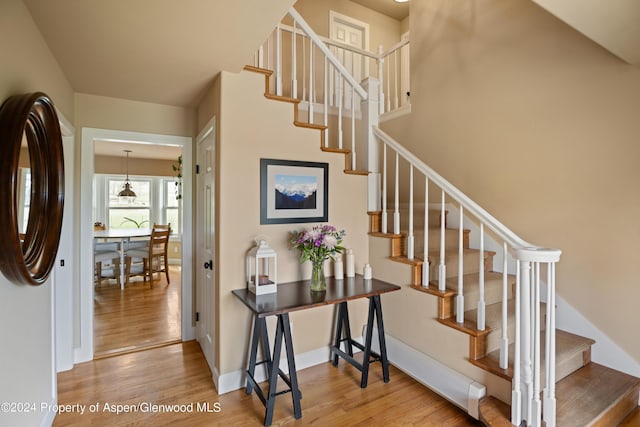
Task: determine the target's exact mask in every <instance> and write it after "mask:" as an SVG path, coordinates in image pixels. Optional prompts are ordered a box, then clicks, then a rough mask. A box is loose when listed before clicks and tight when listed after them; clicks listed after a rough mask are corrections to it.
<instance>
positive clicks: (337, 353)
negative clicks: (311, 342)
mask: <svg viewBox="0 0 640 427" xmlns="http://www.w3.org/2000/svg"><path fill="white" fill-rule="evenodd" d="M374 317H375V318H376V321H377V328H378V343H379V345H380V354H378V353H375V352H373V351H371V340H372V337H373V321H374ZM343 332H344V335H343ZM341 342H345V343H346V350H347V351H346V352H345V351H342V350H341V349H340V343H341ZM352 346H356V347H358V348H359V349H360V350H362V351H363V360H362V363H360V362H358V361H357V360H355V359H354V358H353V349H352ZM331 351H332V352H333V365H334V366H337V365H338V357H341V358H343V359H344V360H346V361H347V362H349V363H350V364H351V365H353V366H354V367H355V368H357V369H358V370H359V371H360V372H362V378H361V381H360V387H362V388H365V387H366V386H367V382H368V379H369V365H370V364H371V362H376V361H380V362H381V363H382V378H383V380H384V382H385V383H388V382H389V360H388V358H387V344H386V340H385V338H384V322H383V320H382V304H381V302H380V295H375V296H372V297H369V317H368V319H367V327H366V331H365V342H364V345H362V344H360V343H359V342H357V341H354V340H353V339H352V338H351V328H350V327H349V311H348V308H347V302H346V301H343V302H341V303H340V304H339V305H338V319H337V322H336V338H335V342H334V345H333V347H332V348H331Z"/></svg>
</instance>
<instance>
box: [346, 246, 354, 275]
mask: <svg viewBox="0 0 640 427" xmlns="http://www.w3.org/2000/svg"><path fill="white" fill-rule="evenodd" d="M355 276H356V267H355V257H354V255H353V249H351V248H349V249H347V277H355Z"/></svg>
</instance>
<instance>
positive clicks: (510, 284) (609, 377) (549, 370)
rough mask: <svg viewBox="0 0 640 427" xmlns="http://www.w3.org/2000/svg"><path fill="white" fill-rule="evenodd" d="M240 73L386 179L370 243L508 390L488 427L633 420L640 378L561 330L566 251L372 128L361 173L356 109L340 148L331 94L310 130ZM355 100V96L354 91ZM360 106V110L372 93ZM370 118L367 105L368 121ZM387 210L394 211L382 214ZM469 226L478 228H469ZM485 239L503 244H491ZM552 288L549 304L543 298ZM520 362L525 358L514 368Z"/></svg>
mask: <svg viewBox="0 0 640 427" xmlns="http://www.w3.org/2000/svg"><path fill="white" fill-rule="evenodd" d="M295 18H296V19H301V18H300V17H299V16H295ZM299 25H300V26H301V27H302V28H305V27H304V24H299ZM294 28H295V27H294ZM305 31H306V32H309V31H311V30H310V29H308V28H306V29H305ZM308 35H309V34H308ZM294 60H295V59H294ZM310 68H311V65H310ZM245 70H247V71H251V72H255V73H260V74H262V75H264V76H265V96H266V97H267V98H269V99H272V100H275V101H281V102H287V103H291V104H292V105H293V124H294V125H296V126H299V127H305V128H309V129H315V130H317V131H319V136H320V138H319V143H320V144H319V145H320V149H321V150H322V151H324V152H328V153H337V154H343V155H344V156H345V168H344V172H345V173H347V174H357V175H369V177H370V179H371V178H372V177H375V176H378V177H380V176H381V179H380V181H381V182H382V194H379V195H378V196H377V198H378V200H381V201H382V209H371V204H370V209H369V210H370V212H369V235H370V236H371V239H384V240H388V241H389V245H388V247H389V253H388V259H389V260H391V261H392V262H396V263H399V264H400V265H401V266H403V267H401V268H405V269H406V270H407V275H406V276H404V277H409V282H410V283H398V284H401V285H405V289H403V292H418V293H421V294H427V295H428V296H429V297H428V299H430V300H431V301H430V302H429V303H430V304H434V305H435V306H436V307H437V316H436V317H437V318H436V321H437V322H438V323H440V324H442V325H444V326H446V327H448V328H450V330H451V332H450V334H463V335H465V336H468V342H469V348H468V354H467V356H466V358H467V360H468V362H469V363H471V364H472V365H473V366H475V367H477V368H480V369H482V370H483V371H486V372H488V373H489V374H491V375H493V376H496V377H498V378H501V379H503V380H506V381H508V382H511V383H513V386H512V390H513V392H512V398H511V402H517V403H518V405H516V406H513V407H510V406H509V405H507V404H505V403H503V402H502V401H501V400H499V399H498V398H496V397H494V396H487V397H485V398H484V399H483V400H482V401H481V403H480V408H479V418H480V420H481V421H482V422H483V423H484V424H485V425H489V426H502V425H505V426H510V425H512V420H525V421H523V423H525V424H527V425H542V421H544V424H545V425H548V426H551V425H558V426H585V425H593V426H613V425H618V424H619V423H621V422H622V420H623V419H624V418H625V417H627V415H629V414H630V413H631V412H632V411H635V413H636V414H637V412H638V409H637V408H638V403H639V398H640V379H638V378H635V377H632V376H630V375H626V374H624V373H621V372H618V371H615V370H612V369H609V368H607V367H604V366H601V365H598V364H596V363H593V362H591V346H592V345H593V344H594V343H595V341H593V340H592V339H589V338H585V337H580V336H577V335H574V334H571V333H569V332H566V331H562V330H558V329H556V328H555V307H554V305H555V304H554V296H555V263H556V262H557V261H558V260H559V256H560V252H559V251H555V250H547V249H544V248H540V247H535V246H532V245H531V244H529V243H527V242H524V241H523V240H521V239H520V238H518V237H517V236H515V234H513V233H512V232H510V231H509V230H508V229H507V228H506V227H504V226H503V225H502V224H500V223H499V222H498V221H497V220H495V219H494V218H493V217H492V216H490V215H489V214H488V213H486V212H485V211H484V210H482V209H481V208H480V207H478V206H477V205H476V204H475V203H474V202H472V201H470V200H469V199H468V198H467V197H466V196H465V195H463V194H462V193H460V192H459V190H457V189H455V188H453V187H451V186H450V184H448V183H447V182H446V181H444V179H443V178H441V177H440V176H439V175H437V174H436V173H435V172H433V171H431V170H430V169H429V168H428V167H427V166H426V165H424V164H423V163H422V162H420V161H419V160H417V159H415V158H414V157H413V156H412V154H410V153H408V152H406V150H404V148H402V147H401V146H399V144H397V143H396V142H395V141H393V140H392V139H391V138H390V137H389V136H388V135H386V134H384V132H382V131H380V130H379V129H377V127H376V124H377V122H375V123H374V124H372V125H371V129H373V134H374V135H375V137H377V139H378V140H380V141H382V144H381V145H382V148H383V150H384V151H383V157H382V159H377V160H378V161H374V166H373V167H371V166H369V167H367V166H362V163H363V162H361V161H360V162H356V160H355V157H356V155H358V156H359V158H362V157H363V156H362V154H363V151H365V150H363V149H362V148H356V145H355V131H353V129H354V128H355V125H356V120H355V112H353V111H352V112H351V115H352V119H351V129H352V141H351V142H352V145H351V148H345V147H344V145H343V144H342V141H341V140H340V141H339V142H336V141H333V140H332V139H333V138H334V137H336V135H338V136H341V135H342V128H341V126H342V116H341V114H342V110H341V109H340V113H339V114H340V117H339V118H338V120H337V122H338V126H339V127H340V129H339V130H338V131H336V130H335V129H332V128H331V126H330V125H331V124H332V123H334V122H335V121H333V122H332V121H330V120H328V119H327V114H326V112H327V110H328V106H327V105H328V104H327V102H328V101H327V97H326V96H325V97H324V100H323V102H324V103H325V106H324V112H325V114H324V115H325V119H324V122H323V124H317V123H315V116H314V114H313V112H312V111H311V107H308V108H309V112H308V114H307V117H306V120H303V118H302V117H301V113H300V103H301V100H300V99H298V97H297V96H296V93H289V95H290V96H287V95H283V94H282V92H281V91H278V90H277V89H274V87H273V84H272V82H273V81H278V80H281V79H282V77H281V76H278V77H277V78H275V79H274V78H272V74H273V72H272V71H271V70H267V69H264V68H261V67H257V66H247V67H245ZM352 93H353V94H354V95H355V89H353V90H352ZM372 93H373V94H375V93H376V91H375V90H374V91H373V92H371V91H369V92H368V95H369V98H371V94H372ZM325 94H326V92H325ZM352 99H355V97H354V98H352ZM362 99H363V105H364V101H366V100H367V98H366V97H364V96H363V97H362ZM341 102H342V101H340V103H339V105H340V107H341V108H342V103H341ZM310 104H312V102H311V101H309V105H310ZM366 111H367V110H366V107H365V108H364V111H363V117H364V115H365V113H366ZM363 120H364V118H363ZM359 124H361V123H359ZM369 150H371V148H369ZM388 151H390V152H391V155H395V167H393V164H392V165H391V166H390V167H389V169H393V172H392V173H389V174H388V173H387V169H388V168H387V163H388V160H387V152H388ZM399 157H402V158H403V159H404V160H407V161H408V162H409V164H410V165H411V167H410V171H409V175H410V177H409V182H408V183H406V182H403V186H405V185H406V186H407V187H408V188H409V191H408V193H409V197H410V202H409V206H408V208H406V209H401V208H400V204H399V196H398V195H399V193H400V191H399V178H398V177H399V172H398V169H399V162H398V159H399ZM374 160H376V158H375V157H374ZM390 163H392V162H390ZM369 164H371V161H370V163H369ZM357 166H359V167H357ZM379 169H382V171H381V172H380V171H379ZM414 169H415V170H418V171H420V172H422V173H424V176H425V194H424V199H422V200H424V201H425V203H428V202H432V198H433V197H431V198H430V197H429V195H428V188H429V187H430V186H437V187H438V190H440V189H442V198H441V203H440V204H439V205H438V208H437V209H431V208H430V207H429V208H424V206H423V207H422V209H421V208H420V207H416V206H414V202H413V197H414V179H413V176H414ZM394 174H395V190H394V191H389V193H387V186H391V187H393V185H394ZM374 181H375V180H374ZM370 191H371V185H370ZM445 193H446V198H447V200H446V202H445ZM393 197H395V200H392V198H393ZM391 201H393V203H391ZM388 203H389V204H393V207H394V209H395V211H393V212H392V210H391V209H387V204H388ZM451 204H453V205H454V208H455V209H457V210H458V220H457V224H453V225H452V223H455V222H456V221H453V220H452V219H451V218H449V216H450V213H449V212H450V211H449V209H446V206H448V205H451ZM401 210H402V212H401ZM390 216H392V219H390V218H389V217H390ZM390 222H393V224H392V225H390V224H388V223H390ZM466 224H473V225H474V230H473V231H472V230H471V227H465V225H466ZM425 225H426V227H425ZM478 227H479V232H478V230H477V228H478ZM485 229H487V231H486V232H485ZM391 230H393V231H391ZM477 234H479V237H478V236H477ZM485 239H486V240H488V241H492V242H493V247H498V248H500V249H499V250H493V249H491V245H489V244H485ZM474 241H475V242H476V243H475V244H473V243H472V242H474ZM478 241H479V243H478ZM501 246H502V247H501ZM425 248H426V249H425ZM495 266H498V267H499V268H495ZM373 267H374V271H376V266H375V265H374V266H373ZM543 268H546V269H547V270H546V271H547V275H546V277H545V276H544V275H543V274H542V273H541V271H542V269H543ZM496 270H497V271H496ZM545 287H546V291H547V294H548V296H547V298H546V299H545V298H541V295H540V293H541V289H542V290H543V291H544V290H545ZM545 300H546V301H548V302H549V304H545V303H544V302H543V301H545ZM523 323H524V324H525V325H524V326H523ZM554 330H555V333H549V331H554ZM425 333H428V332H425ZM522 353H524V355H523V354H522ZM514 360H516V361H520V362H518V363H515V364H514ZM547 382H548V383H549V384H546V383H547ZM503 398H504V397H503ZM635 419H636V420H637V415H636V418H635ZM517 422H519V421H517Z"/></svg>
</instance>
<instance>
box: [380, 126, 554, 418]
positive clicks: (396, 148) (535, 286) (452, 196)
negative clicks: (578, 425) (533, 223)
mask: <svg viewBox="0 0 640 427" xmlns="http://www.w3.org/2000/svg"><path fill="white" fill-rule="evenodd" d="M373 134H374V135H375V137H376V138H377V139H378V140H379V141H380V145H381V147H380V149H381V151H382V159H381V162H380V163H381V165H380V168H381V169H382V176H381V181H382V185H381V194H380V196H379V197H380V200H381V205H382V209H381V210H382V218H381V227H382V232H383V233H387V232H388V228H389V224H388V215H389V209H388V206H387V204H388V202H387V198H388V197H389V194H388V193H390V192H388V191H387V181H391V182H392V183H393V187H394V190H393V193H394V194H393V196H394V206H393V224H392V226H393V233H394V234H400V212H399V184H398V183H399V180H400V178H399V177H400V167H401V165H404V164H407V167H408V179H409V194H408V197H409V212H408V216H409V218H408V231H407V237H406V238H407V255H406V256H407V258H408V259H410V260H413V259H415V253H414V246H415V242H414V239H415V236H414V194H413V193H414V174H415V173H418V174H421V175H422V176H423V178H424V200H425V209H424V230H423V231H424V242H423V245H424V249H423V253H422V254H421V255H422V259H423V260H424V262H423V264H422V273H423V274H422V283H421V285H422V286H423V287H426V288H428V287H429V286H430V283H429V282H430V279H431V278H432V276H433V279H434V280H433V282H434V285H435V286H437V289H438V291H440V292H444V291H445V290H446V278H447V277H448V276H447V264H446V258H447V253H446V248H445V240H446V238H445V228H446V227H445V215H446V202H447V200H448V201H450V202H452V203H453V204H454V205H456V207H457V208H458V209H459V232H458V250H457V257H458V266H457V267H458V268H457V276H458V283H457V289H456V291H457V296H456V313H455V317H456V322H457V323H459V324H462V323H464V321H465V319H464V305H465V304H464V298H465V294H464V291H465V289H464V283H463V277H464V267H463V262H464V261H463V228H464V223H465V218H468V220H467V222H468V223H469V221H470V222H472V223H474V224H478V227H479V233H480V237H479V242H480V243H479V246H480V247H479V254H480V257H479V258H480V261H479V273H478V276H479V277H478V281H479V297H478V301H477V307H478V310H477V319H474V320H475V321H476V329H478V330H480V331H482V330H485V328H486V325H485V320H486V319H485V301H484V272H485V269H486V262H485V260H484V252H485V249H486V248H485V229H488V230H489V231H490V232H491V233H493V236H494V237H495V238H497V239H498V240H501V242H500V243H499V244H501V246H502V253H501V261H502V262H501V264H502V270H503V273H502V297H501V299H502V302H501V323H502V335H501V339H500V368H502V369H507V367H508V364H509V360H508V357H509V351H508V350H509V337H508V332H507V331H508V326H509V325H508V322H509V318H508V308H507V300H508V293H509V289H508V277H509V275H508V269H509V267H508V265H509V262H510V261H511V262H513V261H514V260H515V272H516V278H515V280H516V286H515V337H514V338H515V341H514V359H513V361H512V365H513V379H512V386H513V389H512V402H511V410H512V417H511V418H512V419H511V421H512V423H513V424H514V425H520V423H521V421H523V420H524V421H526V422H527V425H533V426H539V425H541V422H542V421H541V420H542V414H544V421H545V422H546V425H547V426H553V425H555V413H556V410H555V265H556V263H557V262H558V261H559V260H560V254H561V251H560V250H558V249H547V248H543V247H539V246H536V245H532V244H531V243H528V242H526V241H524V240H523V239H521V238H520V237H519V236H517V235H516V234H515V233H514V232H512V231H511V230H509V229H508V228H507V227H506V226H504V225H503V224H502V223H501V222H499V221H498V220H497V219H496V218H494V217H493V216H492V215H490V214H489V213H488V212H487V211H485V210H484V209H483V208H481V207H480V206H479V205H478V204H477V203H475V202H474V201H473V200H471V199H470V198H469V197H468V196H466V195H465V194H464V193H462V192H461V191H460V190H459V189H458V188H456V187H454V186H453V185H452V184H451V183H449V182H448V181H446V180H445V179H444V178H443V177H442V176H440V175H439V174H438V173H437V172H435V171H434V170H433V169H431V168H430V167H429V166H427V165H426V164H425V163H424V162H422V161H421V160H420V159H418V158H417V157H416V156H415V155H413V154H412V153H411V152H409V151H408V150H407V149H406V148H404V147H403V146H401V145H400V144H399V143H398V142H397V141H395V140H394V139H393V138H391V137H390V136H389V135H387V134H386V133H385V132H383V131H382V130H380V129H379V128H378V127H374V129H373ZM370 151H374V150H373V149H371V148H370ZM400 159H402V164H401V163H400ZM388 163H390V165H389V164H388ZM390 169H392V170H393V172H392V173H393V174H392V175H391V174H389V170H390ZM405 175H406V174H405ZM430 186H435V187H437V188H438V189H439V190H440V194H438V196H439V197H438V199H439V200H440V203H439V211H440V212H439V216H440V218H439V221H438V222H439V224H440V232H439V235H440V245H439V249H438V250H437V251H436V252H437V254H434V253H433V252H432V254H431V256H430V255H429V241H428V239H429V233H428V229H427V228H428V225H429V209H428V201H429V187H430ZM453 255H454V256H455V255H456V254H455V253H454V254H453ZM430 258H431V259H436V260H437V264H438V265H437V269H436V268H434V269H433V274H431V270H432V269H431V268H430V266H429V259H430ZM543 266H546V273H547V274H546V286H547V289H546V293H547V304H546V325H545V341H546V346H545V347H546V348H545V362H544V363H545V381H544V384H545V387H544V390H543V394H542V396H543V401H542V402H540V397H539V396H540V375H541V369H540V364H541V363H542V362H541V360H542V358H541V345H540V333H541V330H542V328H541V324H540V323H541V314H540V292H541V284H542V282H543V278H542V275H541V271H540V270H541V267H543Z"/></svg>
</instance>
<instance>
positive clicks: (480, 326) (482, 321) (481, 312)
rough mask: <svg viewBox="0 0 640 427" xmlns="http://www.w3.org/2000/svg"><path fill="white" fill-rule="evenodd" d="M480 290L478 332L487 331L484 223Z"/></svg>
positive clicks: (482, 227)
mask: <svg viewBox="0 0 640 427" xmlns="http://www.w3.org/2000/svg"><path fill="white" fill-rule="evenodd" d="M478 276H479V282H480V283H479V290H480V297H479V299H478V330H480V331H484V330H485V327H486V325H485V320H486V316H485V307H486V305H485V301H484V223H482V222H481V223H480V266H479V273H478Z"/></svg>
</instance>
